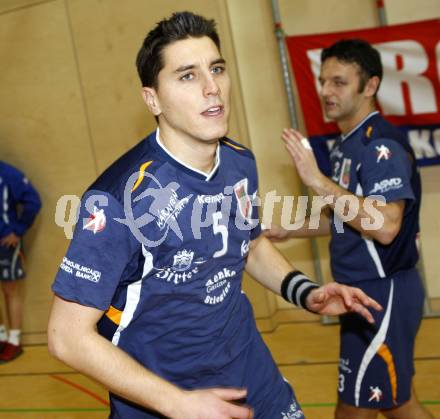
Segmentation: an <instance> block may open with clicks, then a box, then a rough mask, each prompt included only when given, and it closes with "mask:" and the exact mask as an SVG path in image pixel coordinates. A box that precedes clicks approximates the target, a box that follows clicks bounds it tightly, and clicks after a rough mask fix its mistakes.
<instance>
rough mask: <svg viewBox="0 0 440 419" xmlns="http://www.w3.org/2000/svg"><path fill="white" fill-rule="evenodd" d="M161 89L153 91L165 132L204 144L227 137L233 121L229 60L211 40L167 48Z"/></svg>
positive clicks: (156, 110)
mask: <svg viewBox="0 0 440 419" xmlns="http://www.w3.org/2000/svg"><path fill="white" fill-rule="evenodd" d="M162 54H163V62H164V67H163V68H162V70H161V71H160V72H159V75H158V88H157V89H152V88H146V89H144V91H145V90H149V91H150V93H151V95H152V97H153V100H154V101H155V105H156V107H154V108H153V109H152V107H151V106H150V105H149V103H148V101H149V100H150V99H151V97H150V98H149V96H148V94H147V95H146V102H147V105H149V107H150V110H151V111H152V112H153V113H154V114H155V115H157V116H159V125H160V127H161V129H162V130H163V131H164V132H167V133H172V134H171V135H173V136H176V137H178V138H182V139H184V138H188V139H191V140H198V141H204V142H213V141H217V140H218V139H219V138H221V137H223V136H225V135H226V133H227V131H228V118H229V96H230V79H229V76H228V73H227V72H226V66H225V61H224V60H223V58H222V57H221V55H220V52H219V50H218V48H217V46H216V45H215V43H214V42H213V41H212V40H211V39H210V38H208V37H203V38H188V39H184V40H180V41H176V42H174V43H172V44H170V45H167V46H166V47H165V48H164V49H163V51H162Z"/></svg>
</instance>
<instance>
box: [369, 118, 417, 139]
mask: <svg viewBox="0 0 440 419" xmlns="http://www.w3.org/2000/svg"><path fill="white" fill-rule="evenodd" d="M363 131H364V136H363V143H364V144H365V145H366V146H368V145H369V144H370V143H372V142H377V141H381V140H391V141H396V142H397V143H399V144H401V145H402V146H405V145H409V143H408V138H407V137H406V136H405V134H404V133H403V132H402V131H401V130H400V129H399V128H397V127H396V126H395V125H393V124H392V123H391V122H389V121H387V120H386V119H385V118H384V117H383V116H382V115H380V114H377V115H375V116H374V117H373V118H371V119H370V121H368V122H367V124H365V126H364V127H363Z"/></svg>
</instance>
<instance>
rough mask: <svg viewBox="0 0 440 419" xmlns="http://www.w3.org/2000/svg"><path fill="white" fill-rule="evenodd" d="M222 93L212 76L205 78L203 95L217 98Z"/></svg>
mask: <svg viewBox="0 0 440 419" xmlns="http://www.w3.org/2000/svg"><path fill="white" fill-rule="evenodd" d="M219 92H220V87H219V85H218V83H217V80H215V78H214V77H213V75H212V74H210V75H208V76H206V77H205V80H204V86H203V95H204V96H217V95H218V94H219Z"/></svg>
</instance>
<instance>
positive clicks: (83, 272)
mask: <svg viewBox="0 0 440 419" xmlns="http://www.w3.org/2000/svg"><path fill="white" fill-rule="evenodd" d="M60 268H61V269H62V270H63V271H64V272H67V273H68V274H70V275H73V276H74V277H75V278H80V279H86V280H87V281H91V282H95V283H97V282H99V280H100V279H101V272H100V271H97V270H96V269H92V268H89V267H88V266H84V265H81V264H79V263H77V262H74V261H73V260H70V259H68V258H66V257H64V258H63V261H62V263H61V265H60Z"/></svg>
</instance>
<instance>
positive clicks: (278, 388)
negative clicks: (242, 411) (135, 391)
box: [110, 334, 304, 419]
mask: <svg viewBox="0 0 440 419" xmlns="http://www.w3.org/2000/svg"><path fill="white" fill-rule="evenodd" d="M195 387H196V388H198V389H202V388H212V387H235V388H247V391H248V394H247V397H246V400H243V403H244V404H245V405H247V406H250V407H252V408H253V409H254V418H255V419H269V418H270V419H284V418H295V419H304V414H303V412H302V410H301V407H300V405H299V403H298V402H297V400H296V397H295V394H294V392H293V390H292V387H291V386H290V384H289V383H287V381H286V380H285V379H284V378H283V377H282V376H281V373H280V372H279V370H278V367H277V366H276V364H275V362H274V361H273V359H272V355H271V354H270V352H269V350H268V349H267V347H266V345H265V343H264V342H263V340H262V338H261V336H260V335H259V334H258V335H255V338H254V339H253V341H252V342H251V343H250V344H249V345H248V347H247V348H246V350H244V351H243V353H242V354H241V355H240V356H239V357H238V358H237V359H235V360H233V361H232V362H231V363H230V364H228V365H227V366H225V367H224V368H223V369H222V370H221V371H218V372H217V373H216V374H213V375H212V376H210V377H208V378H206V377H203V378H201V379H200V384H197V385H196V386H195ZM110 406H111V414H110V418H112V419H116V418H117V419H125V418H130V419H158V418H163V416H161V415H158V414H157V413H154V412H149V411H147V410H145V409H142V408H140V407H139V406H136V405H134V404H131V403H130V402H127V401H126V400H123V399H121V398H119V397H117V396H115V395H110Z"/></svg>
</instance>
